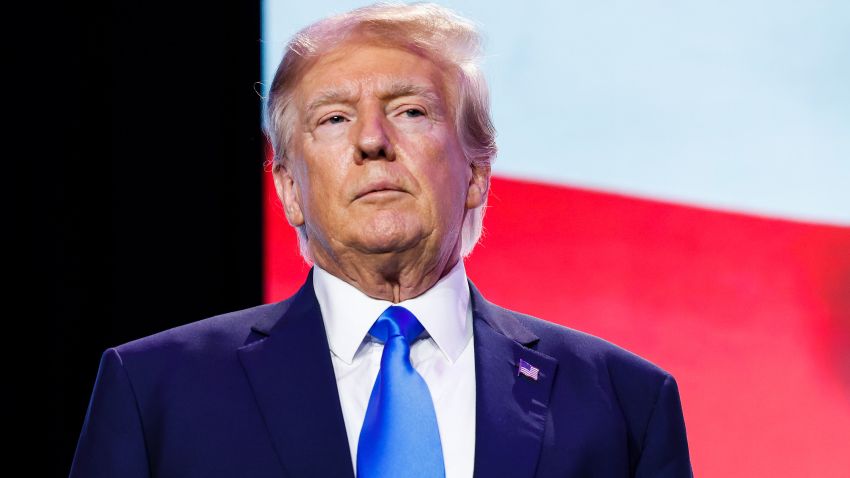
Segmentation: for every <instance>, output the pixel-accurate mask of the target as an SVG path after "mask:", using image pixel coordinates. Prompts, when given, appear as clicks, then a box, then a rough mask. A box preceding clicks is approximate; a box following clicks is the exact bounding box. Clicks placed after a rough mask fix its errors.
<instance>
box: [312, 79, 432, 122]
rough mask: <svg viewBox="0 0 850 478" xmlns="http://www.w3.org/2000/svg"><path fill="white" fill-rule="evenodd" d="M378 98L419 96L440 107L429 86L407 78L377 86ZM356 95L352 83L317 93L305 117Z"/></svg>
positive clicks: (385, 99) (351, 99)
mask: <svg viewBox="0 0 850 478" xmlns="http://www.w3.org/2000/svg"><path fill="white" fill-rule="evenodd" d="M378 91H379V92H380V94H379V98H380V99H381V100H383V101H388V100H393V99H395V98H402V97H405V96H419V97H422V98H424V99H425V100H426V101H427V102H428V103H430V104H431V105H432V106H434V107H437V108H441V105H442V102H441V96H440V94H439V93H438V92H437V91H436V90H435V89H434V88H433V87H431V86H425V85H421V84H416V83H411V82H409V81H407V80H401V79H394V80H390V81H389V82H388V83H386V84H384V85H381V86H379V88H378ZM357 96H358V92H357V89H356V88H355V87H354V86H353V85H350V84H349V85H338V86H333V87H330V88H328V89H325V90H322V91H320V92H319V93H317V94H316V95H315V96H314V98H313V99H312V100H311V101H310V103H309V104H308V105H307V108H306V109H305V112H306V115H305V117H307V118H309V117H310V116H311V115H312V114H313V112H314V111H315V110H316V109H318V108H321V107H322V106H325V105H329V104H336V103H352V102H354V99H355V98H356V97H357Z"/></svg>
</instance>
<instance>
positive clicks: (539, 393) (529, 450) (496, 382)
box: [469, 281, 558, 478]
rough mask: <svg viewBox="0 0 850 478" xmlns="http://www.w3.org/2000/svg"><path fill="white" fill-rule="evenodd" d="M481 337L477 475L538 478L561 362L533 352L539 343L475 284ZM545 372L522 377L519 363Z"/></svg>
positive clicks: (475, 325) (477, 364)
mask: <svg viewBox="0 0 850 478" xmlns="http://www.w3.org/2000/svg"><path fill="white" fill-rule="evenodd" d="M469 286H470V292H471V300H472V315H473V334H474V336H475V381H476V393H475V397H476V398H475V415H476V418H475V427H476V430H475V472H474V476H475V477H478V478H484V477H491V476H510V477H512V478H523V477H532V476H534V473H535V470H536V468H537V461H538V457H539V455H540V449H541V441H542V438H543V430H544V427H545V424H546V417H547V413H548V407H549V394H550V391H551V387H552V379H553V378H554V376H555V369H556V368H557V366H558V362H557V360H555V359H554V358H552V357H550V356H548V355H545V354H543V353H540V352H537V351H536V350H533V349H532V348H531V347H534V346H535V345H536V344H537V342H538V340H539V338H538V337H537V336H536V335H534V334H533V333H532V332H531V331H529V330H528V329H527V328H525V327H524V326H523V325H522V324H521V323H520V322H519V321H518V320H517V319H516V317H514V315H513V313H511V312H509V311H507V310H505V309H502V308H500V307H497V306H495V305H493V304H492V303H490V302H488V301H487V300H485V299H484V298H483V297H482V296H481V293H480V292H479V291H478V289H477V288H476V287H475V285H474V284H473V283H472V281H469ZM520 359H522V360H525V361H526V362H527V363H529V364H530V365H532V366H533V367H536V368H538V369H539V373H538V378H537V380H533V379H531V378H528V377H526V376H523V375H518V364H519V360H520Z"/></svg>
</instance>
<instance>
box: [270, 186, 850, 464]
mask: <svg viewBox="0 0 850 478" xmlns="http://www.w3.org/2000/svg"><path fill="white" fill-rule="evenodd" d="M267 176H270V175H267ZM266 197H267V199H268V201H267V208H266V233H265V238H266V242H265V267H266V273H265V287H266V290H265V297H266V300H267V301H276V300H280V299H282V298H285V297H286V296H288V295H289V294H291V293H292V292H294V291H295V290H296V289H297V288H298V287H299V286H300V285H301V283H302V282H303V280H304V277H305V275H306V273H307V271H308V270H309V267H308V266H307V265H306V264H304V263H303V262H302V261H301V259H300V257H299V256H298V247H297V243H296V238H295V233H294V231H293V230H292V228H291V227H290V226H289V225H288V224H287V223H286V219H285V218H284V216H283V213H282V211H281V208H280V205H279V203H278V202H277V199H276V198H275V195H274V189H273V187H272V186H271V180H270V177H269V178H267V182H266ZM484 223H485V236H484V238H483V239H482V241H481V242H480V243H479V245H478V246H477V248H476V249H475V251H474V252H473V253H472V255H471V256H470V257H469V258H468V259H467V261H466V267H467V272H468V275H469V277H470V279H471V280H472V281H473V282H475V284H476V285H477V286H478V287H479V288H480V289H481V291H482V293H483V294H484V295H485V297H487V298H488V299H489V300H491V301H493V302H496V303H498V304H500V305H502V306H505V307H508V308H511V309H515V310H519V311H522V312H525V313H529V314H532V315H536V316H538V317H541V318H543V319H546V320H550V321H553V322H557V323H560V324H563V325H565V326H568V327H572V328H575V329H579V330H583V331H585V332H589V333H591V334H594V335H597V336H600V337H603V338H605V339H606V340H609V341H611V342H614V343H616V344H618V345H620V346H622V347H625V348H627V349H629V350H631V351H633V352H635V353H637V354H639V355H641V356H643V357H645V358H647V359H649V360H651V361H653V362H655V363H656V364H658V365H659V366H661V367H662V368H664V369H666V370H668V371H669V372H671V373H672V374H673V375H674V376H675V377H676V379H677V381H678V383H679V388H680V392H681V396H682V403H683V407H684V413H685V422H686V426H687V430H688V437H689V443H690V447H691V458H692V462H693V466H694V472H695V474H696V475H698V476H717V477H752V476H774V477H779V476H788V477H791V476H793V477H797V476H819V477H839V476H841V477H846V476H850V453H848V450H850V228H843V227H832V226H823V225H814V224H804V223H798V222H790V221H784V220H777V219H769V218H760V217H755V216H748V215H742V214H736V213H728V212H720V211H713V210H708V209H703V208H696V207H688V206H682V205H676V204H669V203H664V202H658V201H649V200H642V199H635V198H632V197H627V196H620V195H614V194H607V193H599V192H593V191H587V190H581V189H576V188H568V187H562V186H553V185H544V184H540V183H531V182H524V181H517V180H510V179H505V178H495V179H494V180H493V184H492V190H491V195H490V200H489V208H488V210H487V214H486V218H485V221H484Z"/></svg>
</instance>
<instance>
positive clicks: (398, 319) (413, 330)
mask: <svg viewBox="0 0 850 478" xmlns="http://www.w3.org/2000/svg"><path fill="white" fill-rule="evenodd" d="M423 330H425V327H423V326H422V324H420V323H419V320H418V319H417V318H416V316H415V315H413V313H412V312H410V311H409V310H407V309H405V308H404V307H401V306H399V305H391V306H389V307H387V309H386V310H384V312H383V313H381V316H380V317H378V320H376V321H375V323H374V324H373V325H372V328H370V329H369V334H370V335H371V336H372V337H375V338H376V339H378V340H380V341H381V342H384V343H386V342H387V340H389V339H390V338H391V337H397V336H402V337H404V339H405V340H406V341H407V343H408V344H412V343H413V342H414V341H415V340H416V338H417V337H419V334H421V333H422V331H423Z"/></svg>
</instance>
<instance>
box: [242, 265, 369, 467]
mask: <svg viewBox="0 0 850 478" xmlns="http://www.w3.org/2000/svg"><path fill="white" fill-rule="evenodd" d="M271 310H272V313H270V314H269V315H267V316H266V317H264V318H262V319H261V320H260V321H258V322H257V323H256V324H255V325H254V326H253V327H252V330H253V331H254V332H255V333H256V334H258V335H259V339H258V340H256V341H254V342H252V343H249V344H247V345H245V346H243V347H240V348H239V349H238V354H239V359H240V361H241V362H242V366H243V368H244V369H245V373H246V375H247V376H248V380H249V382H250V384H251V389H252V391H253V393H254V396H255V397H256V400H257V404H258V406H259V408H260V412H261V413H262V415H263V418H264V419H265V422H266V425H267V427H268V431H269V434H270V435H271V438H272V441H273V443H274V447H275V450H276V451H277V454H278V458H279V459H280V462H281V464H282V466H283V468H284V469H285V470H286V472H287V474H288V475H289V476H298V477H301V476H338V477H351V478H353V477H354V472H353V467H352V463H351V454H350V451H349V447H348V438H347V436H346V433H345V422H344V420H343V417H342V409H341V407H340V404H339V393H338V391H337V387H336V379H335V376H334V372H333V365H332V363H331V357H330V352H329V350H330V349H329V347H328V341H327V336H326V335H325V328H324V323H323V322H322V315H321V311H320V309H319V303H318V301H317V300H316V295H315V293H314V292H313V270H312V269H310V273H309V274H308V275H307V280H306V282H305V283H304V285H303V286H302V287H301V289H300V290H299V291H298V292H297V293H296V294H295V295H294V296H293V297H292V298H290V299H288V300H287V301H284V302H281V303H279V304H278V306H277V307H273V308H272V309H271Z"/></svg>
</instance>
